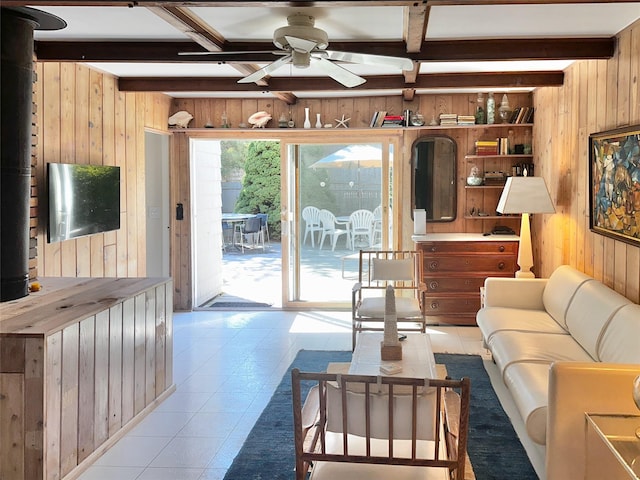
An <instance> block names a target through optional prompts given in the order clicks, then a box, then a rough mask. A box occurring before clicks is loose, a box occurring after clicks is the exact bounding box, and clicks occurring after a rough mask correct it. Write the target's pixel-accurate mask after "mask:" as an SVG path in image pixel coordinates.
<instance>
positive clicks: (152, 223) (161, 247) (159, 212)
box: [144, 132, 170, 277]
mask: <svg viewBox="0 0 640 480" xmlns="http://www.w3.org/2000/svg"><path fill="white" fill-rule="evenodd" d="M144 139H145V201H146V208H147V212H146V219H147V220H146V229H147V276H148V277H168V276H169V275H170V268H169V253H170V252H169V248H170V247H169V245H170V235H169V233H170V230H169V229H170V218H169V215H170V206H169V136H168V135H162V134H157V133H151V132H145V134H144Z"/></svg>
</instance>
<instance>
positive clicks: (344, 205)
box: [282, 138, 394, 308]
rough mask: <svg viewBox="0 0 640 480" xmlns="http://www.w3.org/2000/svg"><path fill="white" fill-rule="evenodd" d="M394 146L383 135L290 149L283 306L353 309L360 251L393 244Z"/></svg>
mask: <svg viewBox="0 0 640 480" xmlns="http://www.w3.org/2000/svg"><path fill="white" fill-rule="evenodd" d="M393 147H394V145H393V144H392V143H389V142H388V141H384V142H381V141H380V139H379V138H366V139H362V138H358V139H357V140H355V141H350V142H346V141H344V140H342V139H341V140H340V143H289V144H286V145H283V149H282V151H283V154H284V155H285V156H286V157H285V158H286V166H287V168H286V175H283V177H284V178H283V191H285V192H287V199H286V202H285V205H283V284H284V285H283V287H284V288H283V306H289V307H302V306H305V305H306V306H309V307H316V306H323V307H329V308H330V307H336V308H338V307H347V306H348V305H350V303H351V289H352V287H353V284H354V283H355V282H356V281H357V275H358V252H359V250H360V249H378V250H380V249H383V248H387V247H388V245H389V238H390V235H389V227H390V224H389V221H388V219H389V218H391V215H390V208H391V202H390V201H389V198H390V195H389V192H390V184H391V182H390V179H391V175H392V165H393V150H394V148H393ZM359 211H360V212H362V211H364V212H362V215H361V216H362V217H363V218H364V220H363V225H364V228H363V229H358V230H356V229H355V227H356V225H355V223H354V222H355V216H354V213H355V212H359Z"/></svg>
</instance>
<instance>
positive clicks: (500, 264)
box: [498, 262, 505, 270]
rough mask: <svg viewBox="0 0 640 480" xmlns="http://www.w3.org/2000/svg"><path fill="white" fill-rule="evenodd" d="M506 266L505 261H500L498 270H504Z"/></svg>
mask: <svg viewBox="0 0 640 480" xmlns="http://www.w3.org/2000/svg"><path fill="white" fill-rule="evenodd" d="M504 267H505V264H504V262H500V263H499V264H498V270H504Z"/></svg>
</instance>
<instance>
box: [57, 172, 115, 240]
mask: <svg viewBox="0 0 640 480" xmlns="http://www.w3.org/2000/svg"><path fill="white" fill-rule="evenodd" d="M47 178H48V182H47V185H48V191H49V222H48V230H47V232H48V235H47V238H48V241H49V243H53V242H60V241H62V240H68V239H70V238H77V237H82V236H84V235H92V234H94V233H100V232H108V231H110V230H118V229H119V228H120V167H114V166H106V165H79V164H67V163H49V164H48V165H47Z"/></svg>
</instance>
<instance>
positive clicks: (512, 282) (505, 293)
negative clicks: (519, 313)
mask: <svg viewBox="0 0 640 480" xmlns="http://www.w3.org/2000/svg"><path fill="white" fill-rule="evenodd" d="M546 285H547V279H546V278H501V277H488V278H487V279H485V281H484V306H485V307H508V308H525V309H527V310H544V304H543V302H542V294H543V292H544V287H545V286H546Z"/></svg>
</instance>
